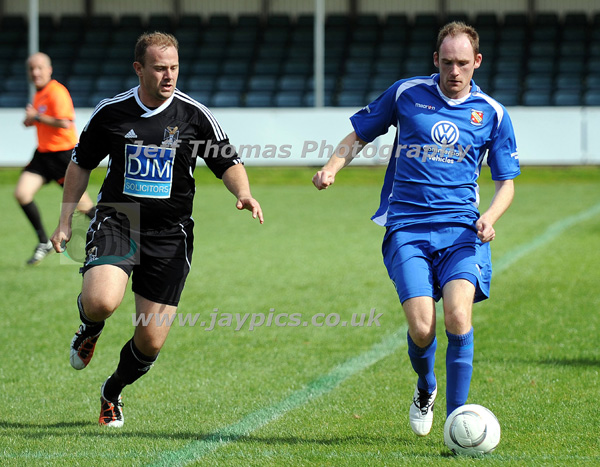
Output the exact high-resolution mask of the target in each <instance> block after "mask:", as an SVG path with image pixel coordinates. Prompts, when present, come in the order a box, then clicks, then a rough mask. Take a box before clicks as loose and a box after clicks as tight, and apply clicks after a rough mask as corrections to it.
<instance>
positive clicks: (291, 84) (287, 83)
mask: <svg viewBox="0 0 600 467" xmlns="http://www.w3.org/2000/svg"><path fill="white" fill-rule="evenodd" d="M306 87H307V83H306V78H305V77H304V76H298V75H292V76H282V77H281V78H280V79H279V83H278V85H277V89H278V90H279V91H296V92H304V91H305V90H306Z"/></svg>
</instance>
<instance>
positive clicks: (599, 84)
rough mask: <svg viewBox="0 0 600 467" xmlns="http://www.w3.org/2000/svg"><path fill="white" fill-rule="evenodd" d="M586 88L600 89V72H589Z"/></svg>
mask: <svg viewBox="0 0 600 467" xmlns="http://www.w3.org/2000/svg"><path fill="white" fill-rule="evenodd" d="M585 88H586V89H587V90H592V89H594V90H600V74H595V73H590V74H588V75H587V76H586V78H585Z"/></svg>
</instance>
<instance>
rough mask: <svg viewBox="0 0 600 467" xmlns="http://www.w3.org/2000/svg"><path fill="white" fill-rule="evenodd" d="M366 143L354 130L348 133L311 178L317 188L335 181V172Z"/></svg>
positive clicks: (345, 164) (324, 186)
mask: <svg viewBox="0 0 600 467" xmlns="http://www.w3.org/2000/svg"><path fill="white" fill-rule="evenodd" d="M366 145H367V143H366V142H364V141H363V140H362V139H360V138H359V137H358V135H357V134H356V132H355V131H353V132H352V133H350V134H348V136H346V137H345V138H344V139H343V140H342V141H341V142H340V144H338V146H337V148H335V151H334V152H333V154H332V156H331V158H330V159H329V161H328V162H327V163H326V164H325V165H324V166H323V168H322V169H321V170H319V171H318V172H317V173H316V174H315V175H314V176H313V178H312V182H313V184H314V185H315V186H316V187H317V189H318V190H324V189H326V188H327V187H328V186H329V185H332V184H333V182H335V176H336V174H337V173H338V172H339V171H340V170H342V169H343V168H344V167H346V166H347V165H348V164H349V163H350V162H352V159H354V158H355V157H356V155H357V154H358V153H359V152H360V151H361V150H362V148H363V147H365V146H366Z"/></svg>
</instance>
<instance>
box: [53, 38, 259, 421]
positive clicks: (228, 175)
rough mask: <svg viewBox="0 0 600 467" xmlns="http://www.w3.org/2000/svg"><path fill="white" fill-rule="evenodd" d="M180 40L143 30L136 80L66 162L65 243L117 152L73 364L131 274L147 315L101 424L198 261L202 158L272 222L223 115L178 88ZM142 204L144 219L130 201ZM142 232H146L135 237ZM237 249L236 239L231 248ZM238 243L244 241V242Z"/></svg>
mask: <svg viewBox="0 0 600 467" xmlns="http://www.w3.org/2000/svg"><path fill="white" fill-rule="evenodd" d="M178 50H179V46H178V42H177V39H176V38H175V37H173V36H172V35H170V34H165V33H160V32H155V33H151V34H143V35H142V36H140V38H139V39H138V42H137V44H136V46H135V62H134V63H133V67H134V69H135V72H136V74H137V76H138V78H139V86H136V87H134V88H132V89H130V90H128V91H125V92H123V93H121V94H117V95H116V96H115V97H113V98H111V99H104V100H103V101H101V102H100V103H99V104H98V106H97V107H96V109H95V110H94V113H93V114H92V116H91V118H90V120H89V122H88V123H87V125H86V126H85V128H84V130H83V132H82V133H81V139H80V142H79V144H78V145H77V147H76V148H75V150H74V151H73V157H72V161H71V163H70V165H69V168H68V170H67V177H66V180H65V190H64V196H63V207H62V211H61V216H60V222H59V226H58V228H57V229H56V231H55V232H54V234H53V236H52V242H53V244H54V248H55V249H56V251H61V245H62V243H63V242H68V241H69V239H70V236H71V215H72V213H73V209H74V205H75V203H76V202H77V200H78V199H79V198H80V197H81V194H82V193H83V191H84V190H85V188H86V186H87V183H88V180H89V176H90V172H91V170H93V169H94V168H95V167H96V166H97V165H98V164H99V163H100V161H102V160H103V159H104V158H105V157H106V155H108V156H109V159H110V160H109V167H110V170H109V171H108V172H107V174H106V178H105V179H104V183H103V184H102V188H101V190H100V195H99V196H98V206H97V213H96V217H95V219H94V221H93V222H92V223H91V225H90V229H89V231H88V243H87V246H86V248H87V252H86V253H87V257H86V260H85V263H84V266H83V268H82V269H81V271H82V274H83V284H82V289H81V294H80V295H79V297H78V299H77V305H78V308H79V316H80V318H81V321H82V324H81V325H80V327H79V330H78V331H77V332H76V333H75V336H74V337H73V340H72V342H71V352H70V353H71V355H70V360H71V365H72V366H73V368H75V369H77V370H82V369H83V368H85V367H86V366H87V365H88V364H89V362H90V359H91V358H92V355H93V353H94V349H95V346H96V342H97V340H98V337H99V336H100V333H101V332H102V329H103V328H104V323H105V320H106V319H108V318H109V317H110V316H111V315H112V313H113V312H114V311H115V310H116V309H117V307H119V305H120V304H121V301H122V299H123V296H124V294H125V291H126V290H127V284H128V282H129V277H130V275H131V279H132V286H131V288H132V290H133V292H134V294H135V309H136V316H137V317H138V318H142V319H144V320H145V322H144V321H141V322H140V321H138V324H137V325H136V327H135V330H134V333H133V337H132V338H131V339H130V340H129V341H127V342H126V343H125V345H124V346H123V348H122V349H121V353H120V358H119V363H118V365H117V368H116V370H115V372H114V373H113V374H112V375H111V376H109V377H108V378H107V379H106V380H105V382H104V384H102V387H101V389H100V406H101V408H100V418H99V423H100V424H101V425H106V426H111V427H121V426H123V411H122V409H121V406H122V404H121V391H122V390H123V389H124V388H125V386H127V385H130V384H133V383H134V382H135V381H137V380H138V379H139V378H141V377H142V376H144V375H145V374H146V373H147V372H148V371H149V370H150V368H151V367H152V366H153V364H154V362H155V361H156V359H157V358H158V354H159V352H160V350H161V348H162V346H163V344H164V343H165V341H166V339H167V335H168V333H169V329H170V324H169V323H171V322H172V321H167V322H165V321H162V319H161V320H160V321H159V318H161V317H162V318H167V319H168V318H169V317H173V316H174V315H175V313H176V312H177V306H178V303H179V300H180V297H181V292H182V291H183V287H184V284H185V281H186V278H187V275H188V273H189V271H190V268H191V261H192V250H193V242H194V232H193V228H194V220H193V219H192V208H193V204H194V193H195V190H196V187H195V181H194V176H193V171H194V168H195V167H196V156H197V155H200V156H201V157H203V159H204V161H205V162H206V164H207V166H208V167H209V168H210V169H211V170H212V171H213V173H214V174H215V175H216V176H217V177H218V178H221V179H222V180H223V183H224V184H225V186H226V187H227V189H228V190H229V191H230V192H231V193H232V194H233V195H234V196H235V197H236V198H237V201H236V207H237V209H240V210H241V209H247V210H249V211H251V212H252V217H253V218H258V219H259V220H260V223H261V224H262V223H263V215H262V210H261V207H260V204H259V203H258V201H256V200H255V199H254V198H253V197H252V194H251V193H250V185H249V182H248V177H247V175H246V170H245V169H244V165H243V164H242V163H241V161H240V159H239V157H238V156H237V154H236V153H233V154H232V153H231V145H230V144H229V138H228V137H227V135H226V134H225V132H224V131H223V129H222V128H221V126H220V125H219V123H218V122H217V120H216V119H215V117H214V115H213V114H212V113H211V112H210V111H209V110H208V109H207V108H206V107H204V106H203V105H202V104H200V103H199V102H197V101H195V100H194V99H192V98H191V97H189V96H188V95H186V94H184V93H182V92H181V91H179V90H178V89H177V88H176V85H177V78H178V76H179V52H178ZM130 207H136V208H137V209H138V210H139V219H137V220H136V219H134V218H131V217H134V216H129V215H128V212H127V211H126V209H129V208H130ZM134 237H137V238H138V240H137V241H136V240H134ZM232 247H233V246H232ZM235 248H237V247H235Z"/></svg>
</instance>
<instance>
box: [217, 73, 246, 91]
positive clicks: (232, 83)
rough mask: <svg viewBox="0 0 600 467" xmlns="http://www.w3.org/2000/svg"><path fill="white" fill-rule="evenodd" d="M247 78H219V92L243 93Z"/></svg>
mask: <svg viewBox="0 0 600 467" xmlns="http://www.w3.org/2000/svg"><path fill="white" fill-rule="evenodd" d="M245 81H246V80H245V78H244V77H241V76H219V77H217V82H216V89H217V91H226V92H232V93H233V92H242V91H243V90H244V85H245Z"/></svg>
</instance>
